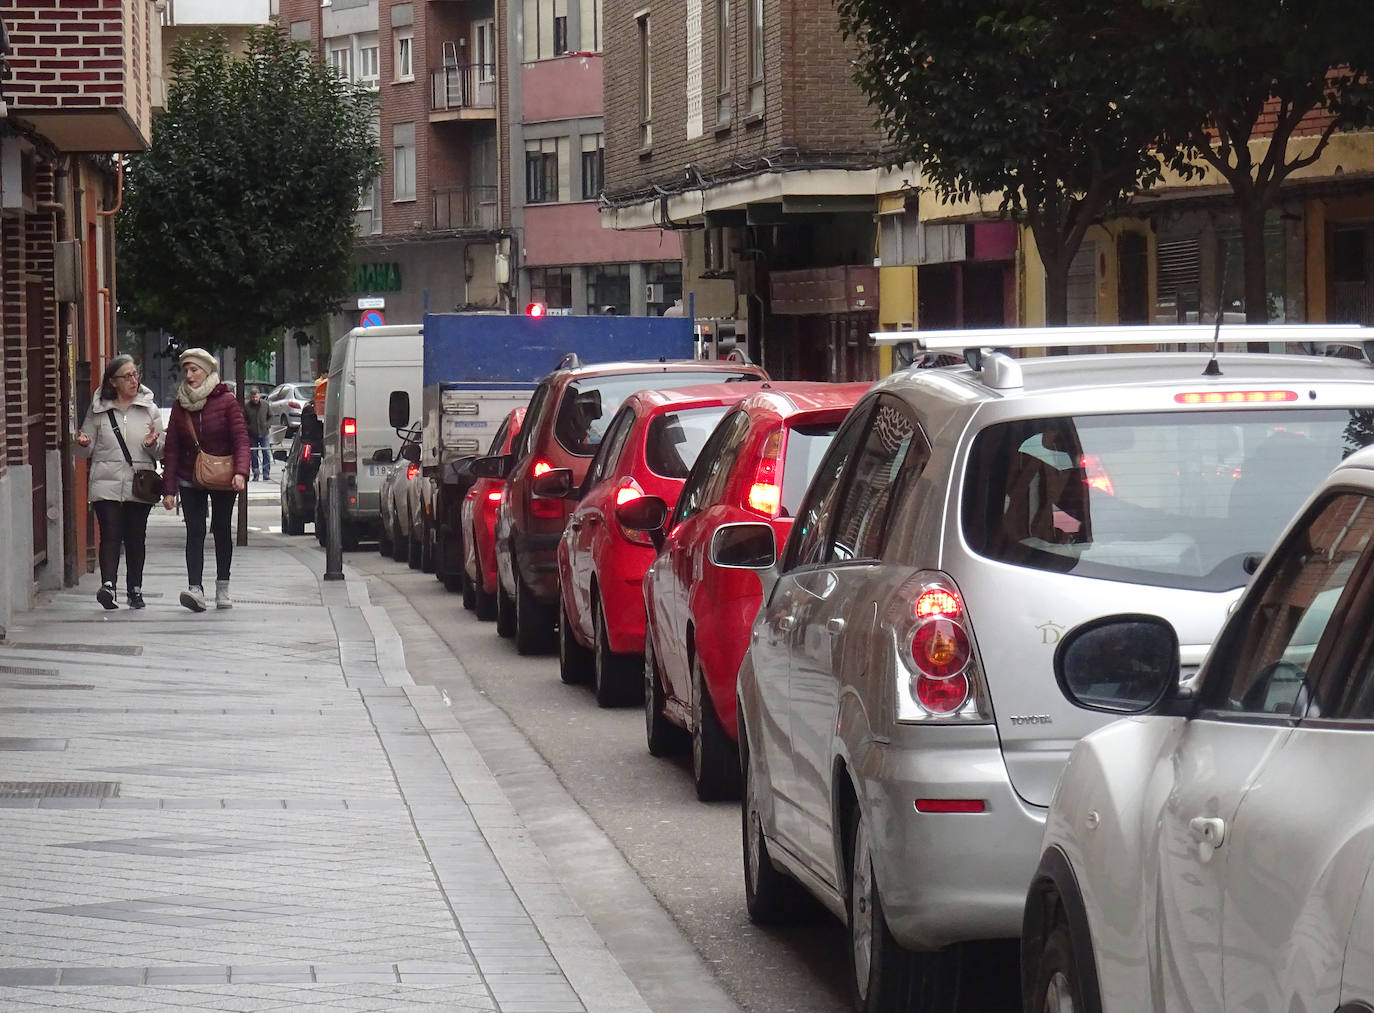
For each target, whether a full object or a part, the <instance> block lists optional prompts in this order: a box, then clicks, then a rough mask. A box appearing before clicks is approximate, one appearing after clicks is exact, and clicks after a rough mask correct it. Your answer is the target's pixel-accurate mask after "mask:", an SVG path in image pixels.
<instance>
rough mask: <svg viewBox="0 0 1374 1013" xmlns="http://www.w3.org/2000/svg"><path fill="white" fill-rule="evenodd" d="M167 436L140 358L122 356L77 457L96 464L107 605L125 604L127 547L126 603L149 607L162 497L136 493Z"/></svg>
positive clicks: (90, 485) (103, 384) (92, 480)
mask: <svg viewBox="0 0 1374 1013" xmlns="http://www.w3.org/2000/svg"><path fill="white" fill-rule="evenodd" d="M162 440H163V432H162V415H161V413H160V412H159V411H158V408H157V401H156V399H155V398H154V397H153V392H152V391H151V390H149V389H148V388H147V387H145V386H143V384H141V383H140V382H139V374H138V366H137V365H136V364H135V363H134V360H133V359H132V358H131V357H130V356H127V355H116V356H115V357H114V358H113V359H111V360H110V363H109V365H107V366H106V367H105V374H104V376H103V377H101V380H100V389H99V390H98V391H97V392H96V396H95V400H94V401H93V402H92V403H91V407H90V409H89V410H88V411H87V412H86V418H85V420H84V421H83V422H82V423H81V428H80V429H78V430H77V431H76V456H77V457H85V458H88V459H89V460H90V462H91V464H90V470H89V472H88V473H87V479H86V486H87V490H88V493H89V499H90V501H91V507H92V509H93V510H94V511H95V519H96V522H97V523H98V524H99V525H100V590H98V591H96V593H95V600H96V601H98V602H100V604H101V605H102V606H103V607H104V608H107V609H116V608H119V605H118V603H117V602H116V601H115V588H116V585H117V583H118V579H119V553H120V549H121V548H122V549H123V551H124V562H125V571H124V578H125V579H124V588H125V592H124V593H125V601H126V603H127V604H128V606H129V608H131V609H141V608H143V561H144V559H145V558H146V555H147V552H146V549H147V533H148V514H149V513H150V512H151V511H152V509H153V503H154V502H155V501H156V499H157V497H156V486H153V487H152V488H151V489H150V490H149V492H145V494H144V498H142V499H139V498H136V497H135V496H134V473H135V472H137V471H148V470H154V471H155V470H156V468H157V461H158V458H160V457H161V456H162V449H163V442H162ZM141 485H142V480H140V486H141Z"/></svg>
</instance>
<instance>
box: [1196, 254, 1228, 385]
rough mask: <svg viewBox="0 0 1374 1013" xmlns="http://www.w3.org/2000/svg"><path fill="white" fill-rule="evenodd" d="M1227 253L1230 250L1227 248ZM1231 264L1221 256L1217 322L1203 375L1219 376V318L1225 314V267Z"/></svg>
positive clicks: (1225, 257)
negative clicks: (1210, 353)
mask: <svg viewBox="0 0 1374 1013" xmlns="http://www.w3.org/2000/svg"><path fill="white" fill-rule="evenodd" d="M1227 253H1228V254H1229V253H1230V251H1229V250H1228V251H1227ZM1230 265H1231V258H1230V256H1223V257H1222V258H1221V285H1220V287H1218V288H1217V323H1216V327H1214V328H1213V330H1212V357H1211V358H1210V359H1208V360H1207V365H1206V367H1205V368H1204V369H1203V370H1202V375H1203V376H1221V366H1220V365H1219V364H1218V363H1217V349H1218V348H1219V347H1220V346H1221V318H1222V317H1223V316H1224V315H1225V314H1224V313H1223V312H1222V310H1223V308H1224V307H1225V305H1226V269H1227V268H1228V267H1229V266H1230Z"/></svg>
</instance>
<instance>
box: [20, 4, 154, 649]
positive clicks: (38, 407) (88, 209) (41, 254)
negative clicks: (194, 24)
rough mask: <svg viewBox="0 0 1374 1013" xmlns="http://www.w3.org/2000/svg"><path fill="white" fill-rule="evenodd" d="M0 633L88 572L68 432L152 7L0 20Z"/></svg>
mask: <svg viewBox="0 0 1374 1013" xmlns="http://www.w3.org/2000/svg"><path fill="white" fill-rule="evenodd" d="M0 20H3V24H4V28H5V36H4V37H5V39H6V41H7V51H6V52H4V53H3V56H4V62H5V67H6V73H5V74H4V76H3V79H0V100H2V101H0V107H2V111H0V315H3V336H2V337H0V367H2V368H3V404H2V405H0V449H2V450H3V453H0V631H3V628H4V627H5V626H6V625H7V624H8V623H9V622H11V621H12V618H13V616H14V614H15V613H16V612H19V611H22V610H24V609H26V608H28V607H29V606H30V605H31V604H32V601H33V596H34V594H35V593H36V592H37V591H38V590H42V589H54V588H58V587H62V586H64V585H69V584H72V583H74V582H75V581H76V580H77V579H78V578H79V576H80V575H81V574H82V573H85V572H87V571H89V570H90V569H91V568H92V567H93V564H94V550H95V524H94V517H93V515H92V514H90V512H89V511H88V509H87V505H86V465H85V462H77V461H76V460H75V457H74V455H73V453H72V440H73V437H74V434H75V431H76V427H77V425H78V424H79V422H80V419H81V417H82V416H83V415H84V413H85V410H86V407H87V406H88V405H89V403H90V398H91V394H92V389H93V387H94V386H95V385H96V384H97V383H98V382H99V379H100V376H101V374H102V372H103V370H104V368H105V365H106V363H107V362H108V361H109V359H110V357H111V356H112V355H113V354H114V349H115V334H114V307H115V305H116V301H117V295H116V293H117V289H116V272H115V256H114V226H113V215H114V214H115V212H116V211H117V209H118V207H119V197H120V190H119V180H120V176H119V170H118V161H117V159H118V156H119V154H120V153H122V152H130V151H138V150H142V149H144V148H146V147H147V145H148V143H149V141H150V139H151V120H152V110H153V100H154V93H153V78H154V68H155V67H157V66H159V65H160V63H161V40H160V33H159V29H158V11H157V9H156V5H155V4H154V3H153V2H152V0H117V2H110V3H103V4H91V5H82V6H79V7H71V5H66V4H63V3H62V2H61V0H37V2H32V3H26V4H24V5H23V6H22V7H21V8H18V9H16V8H15V7H14V6H13V5H10V6H9V7H8V8H7V9H6V11H5V12H4V13H3V14H0Z"/></svg>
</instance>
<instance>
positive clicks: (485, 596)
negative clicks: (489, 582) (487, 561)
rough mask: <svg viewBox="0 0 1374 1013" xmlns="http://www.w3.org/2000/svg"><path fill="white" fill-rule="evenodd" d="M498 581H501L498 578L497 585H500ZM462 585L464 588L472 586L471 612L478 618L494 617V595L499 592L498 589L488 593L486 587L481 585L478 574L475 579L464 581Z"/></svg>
mask: <svg viewBox="0 0 1374 1013" xmlns="http://www.w3.org/2000/svg"><path fill="white" fill-rule="evenodd" d="M500 583H501V582H500V581H499V580H498V581H497V586H498V587H499V586H500ZM463 586H464V588H468V587H470V588H472V612H473V614H474V615H475V616H477V618H478V619H486V620H491V619H495V618H496V601H497V598H496V595H497V594H499V593H500V592H499V591H498V592H495V593H488V592H487V589H486V588H484V587H483V586H482V578H481V577H480V576H479V577H478V578H477V579H476V580H469V581H465V582H464V584H463Z"/></svg>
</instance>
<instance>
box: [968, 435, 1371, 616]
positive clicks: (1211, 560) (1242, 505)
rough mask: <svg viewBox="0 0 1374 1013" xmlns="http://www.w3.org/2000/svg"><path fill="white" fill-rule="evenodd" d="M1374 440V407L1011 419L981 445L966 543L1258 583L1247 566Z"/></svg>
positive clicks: (1003, 555)
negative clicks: (1308, 500)
mask: <svg viewBox="0 0 1374 1013" xmlns="http://www.w3.org/2000/svg"><path fill="white" fill-rule="evenodd" d="M1371 440H1374V411H1370V410H1368V409H1364V410H1347V409H1315V410H1296V411H1295V410H1284V411H1277V410H1268V411H1226V412H1215V411H1214V412H1197V413H1191V412H1167V413H1157V414H1148V415H1116V416H1111V415H1105V416H1097V415H1095V416H1079V417H1058V418H1046V419H1027V420H1022V421H1017V422H1006V423H1000V424H998V425H994V426H989V427H988V428H987V429H985V430H984V431H983V432H982V433H980V434H979V435H978V438H977V440H976V441H975V443H974V447H973V453H972V455H971V457H970V460H969V467H968V471H967V473H966V476H965V479H964V494H963V518H962V520H963V531H964V538H965V539H966V540H967V541H968V544H969V547H970V548H972V549H973V551H974V552H977V553H978V554H980V555H983V556H987V557H989V558H992V559H996V560H999V561H1001V562H1005V563H1012V564H1014V565H1017V566H1027V567H1032V568H1035V569H1040V570H1053V571H1056V572H1061V573H1073V574H1075V575H1077V576H1082V577H1099V578H1103V579H1106V580H1120V581H1129V582H1132V583H1137V584H1154V585H1161V586H1168V587H1181V588H1189V589H1194V590H1202V591H1224V590H1227V589H1229V588H1234V587H1240V586H1241V585H1243V584H1244V583H1245V582H1246V580H1247V579H1248V572H1247V570H1246V568H1245V563H1246V559H1247V557H1258V556H1261V555H1263V554H1264V553H1265V552H1267V551H1268V550H1269V547H1270V545H1271V544H1272V543H1273V542H1274V541H1275V539H1277V537H1278V535H1279V532H1280V531H1281V530H1282V529H1283V526H1284V525H1285V524H1286V523H1287V522H1288V521H1289V519H1290V518H1291V517H1292V516H1293V514H1294V513H1295V512H1296V511H1297V509H1298V507H1299V505H1301V503H1302V502H1303V500H1304V499H1306V498H1307V496H1308V495H1309V494H1310V493H1311V492H1312V490H1313V489H1314V488H1316V486H1317V483H1318V482H1320V481H1321V479H1322V478H1324V477H1325V476H1326V474H1327V473H1328V472H1329V471H1330V470H1331V469H1332V468H1333V467H1335V466H1336V465H1337V464H1338V463H1339V462H1340V461H1341V460H1342V459H1344V458H1345V457H1346V456H1347V455H1348V454H1350V453H1352V452H1353V451H1355V450H1357V449H1358V448H1360V447H1363V446H1366V445H1367V444H1369V443H1370V442H1371ZM1252 564H1253V560H1252ZM1252 569H1253V565H1252Z"/></svg>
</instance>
